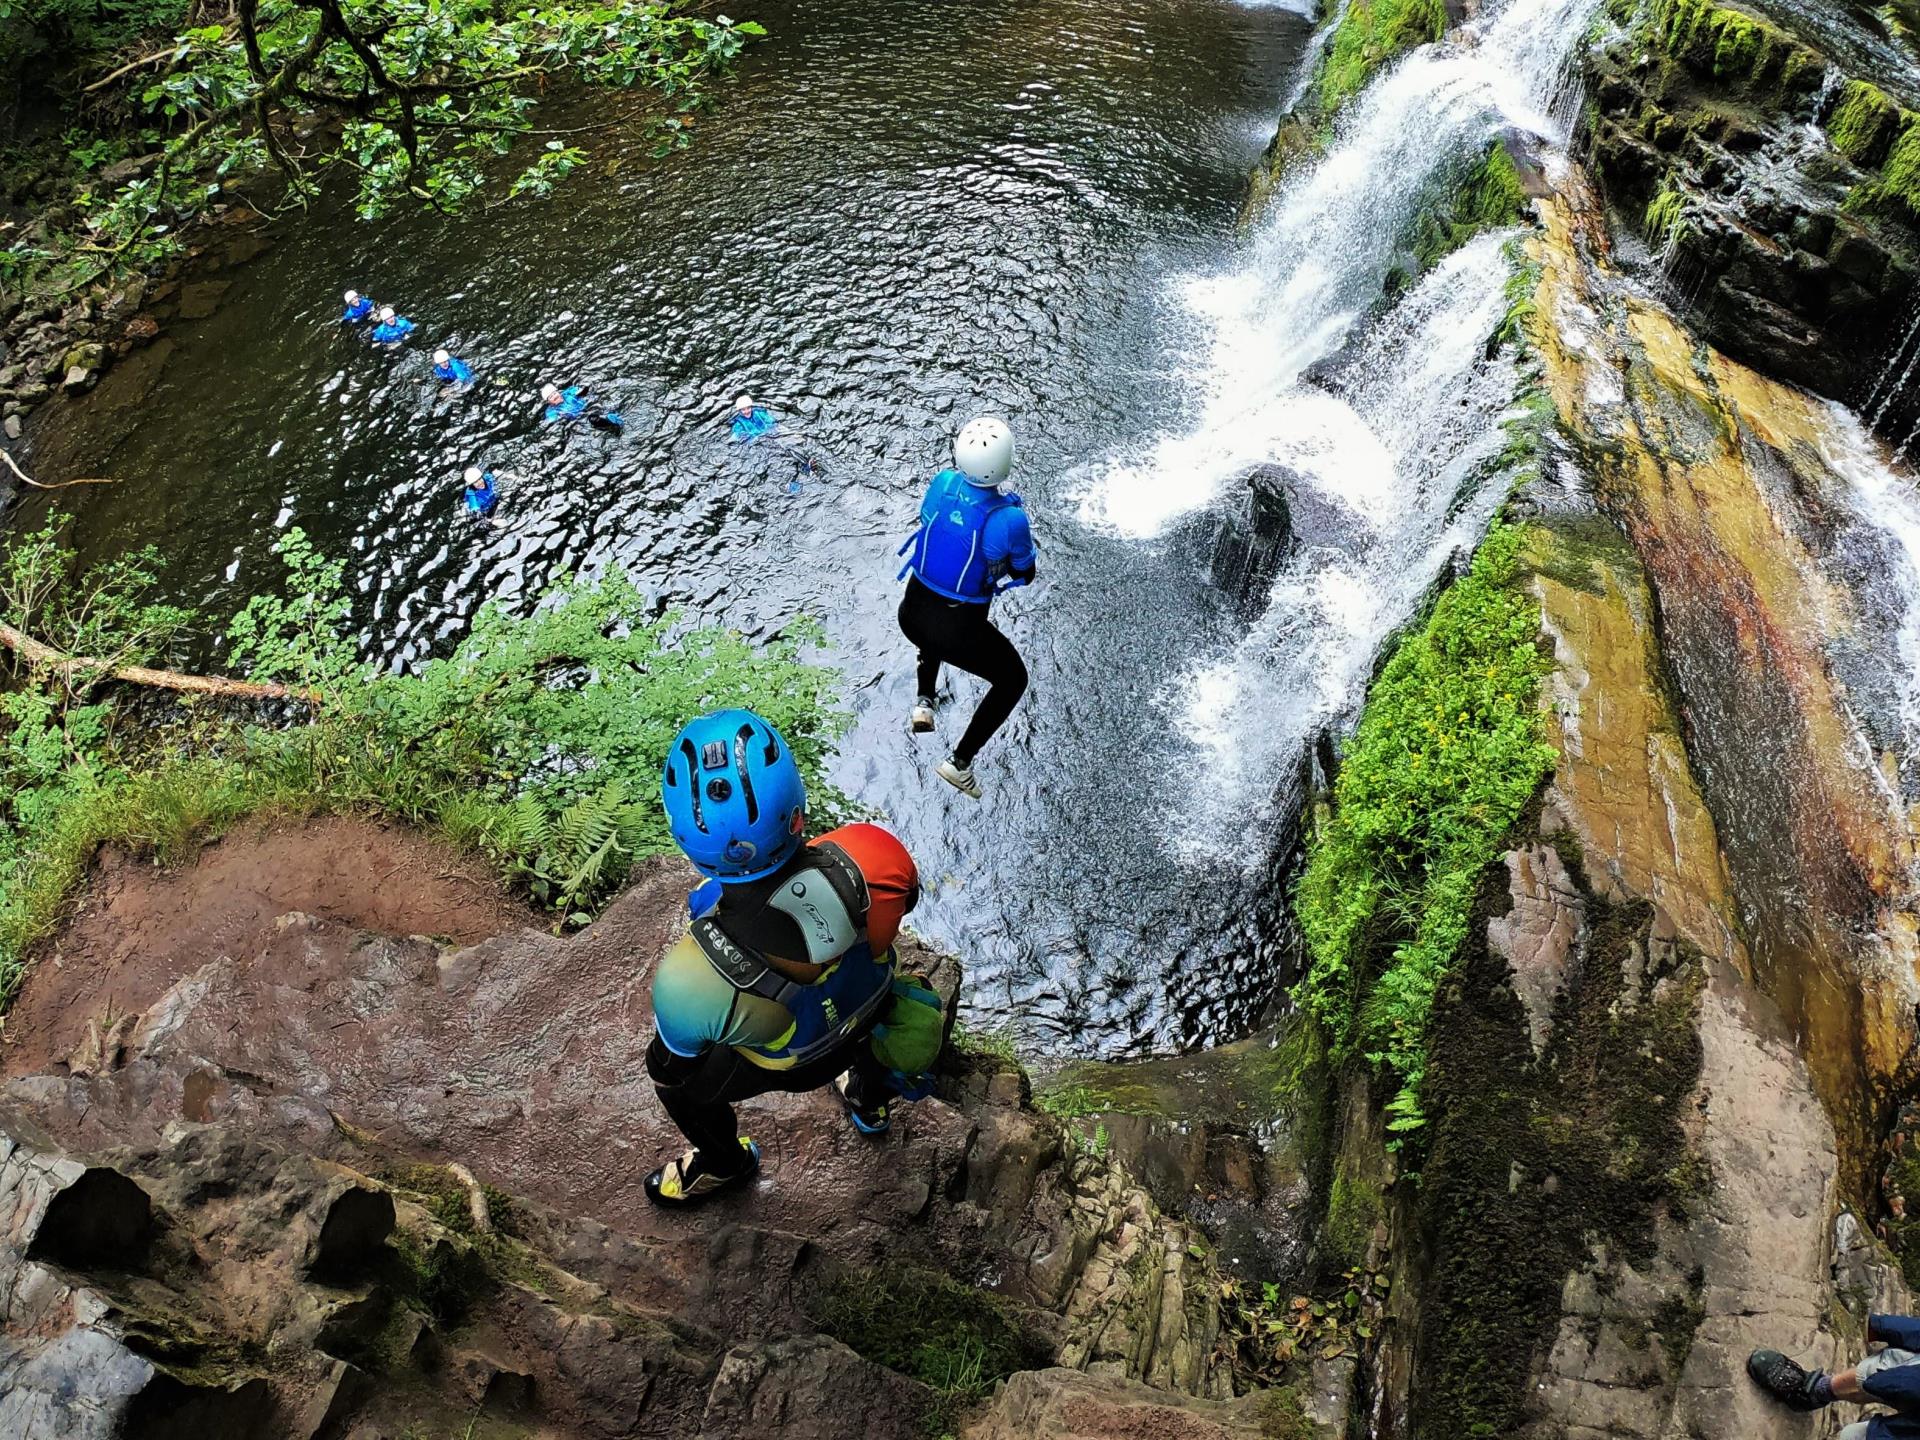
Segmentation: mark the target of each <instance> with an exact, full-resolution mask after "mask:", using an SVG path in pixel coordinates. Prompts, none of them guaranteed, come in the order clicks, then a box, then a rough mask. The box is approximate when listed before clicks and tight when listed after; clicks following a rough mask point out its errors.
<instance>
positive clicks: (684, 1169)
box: [647, 1135, 760, 1210]
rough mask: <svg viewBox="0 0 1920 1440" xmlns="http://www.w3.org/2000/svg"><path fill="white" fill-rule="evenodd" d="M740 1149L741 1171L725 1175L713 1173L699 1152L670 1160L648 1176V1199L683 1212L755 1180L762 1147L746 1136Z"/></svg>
mask: <svg viewBox="0 0 1920 1440" xmlns="http://www.w3.org/2000/svg"><path fill="white" fill-rule="evenodd" d="M740 1148H741V1150H742V1151H744V1152H745V1153H744V1155H743V1156H742V1157H741V1166H740V1168H739V1169H738V1170H735V1171H732V1172H731V1173H729V1174H725V1175H722V1174H718V1173H716V1172H714V1171H712V1170H709V1169H708V1168H707V1167H706V1164H705V1161H704V1160H703V1159H702V1157H701V1154H700V1152H699V1151H698V1150H689V1151H687V1152H686V1154H684V1155H682V1156H681V1157H680V1158H679V1159H678V1160H669V1161H668V1162H667V1163H666V1164H664V1165H662V1166H661V1167H660V1168H659V1169H658V1170H656V1171H654V1172H653V1173H652V1174H651V1175H649V1176H647V1199H649V1200H651V1201H652V1202H653V1203H654V1204H656V1205H664V1206H666V1207H667V1208H668V1209H670V1210H673V1209H681V1208H684V1207H686V1206H688V1205H698V1204H699V1203H700V1202H701V1201H703V1200H705V1199H706V1198H707V1197H708V1196H710V1195H717V1194H719V1193H720V1192H721V1191H722V1190H731V1189H732V1188H733V1187H734V1186H736V1185H738V1184H740V1183H742V1182H743V1181H747V1180H751V1179H752V1178H753V1177H754V1176H756V1175H758V1174H759V1173H760V1147H759V1146H758V1145H756V1144H754V1143H753V1141H751V1140H749V1139H748V1138H747V1137H746V1136H744V1135H742V1136H741V1137H740Z"/></svg>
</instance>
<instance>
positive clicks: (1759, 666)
mask: <svg viewBox="0 0 1920 1440" xmlns="http://www.w3.org/2000/svg"><path fill="white" fill-rule="evenodd" d="M1546 213H1547V215H1548V237H1547V239H1546V241H1545V242H1544V244H1543V248H1542V251H1541V254H1542V258H1543V260H1544V262H1545V268H1544V273H1543V280H1542V285H1541V289H1540V307H1539V308H1540V315H1541V317H1542V329H1541V344H1542V350H1543V356H1544V359H1545V362H1546V371H1547V383H1548V386H1549V388H1550V390H1551V391H1552V393H1553V395H1554V398H1555V400H1556V402H1557V405H1558V408H1559V411H1560V414H1561V417H1562V420H1563V422H1564V423H1565V424H1566V425H1567V426H1568V427H1569V428H1570V429H1571V430H1572V431H1573V432H1574V433H1575V434H1577V436H1578V437H1579V439H1580V441H1581V442H1582V445H1583V447H1584V449H1585V452H1586V454H1587V456H1588V465H1589V469H1590V471H1591V474H1592V479H1593V486H1594V492H1595V495H1596V498H1597V500H1598V503H1599V505H1600V507H1601V508H1602V509H1603V511H1605V512H1606V513H1607V514H1608V515H1609V516H1611V517H1613V518H1614V520H1616V521H1617V523H1618V524H1619V525H1620V526H1621V527H1622V529H1623V530H1624V532H1625V534H1626V536H1627V537H1628V539H1629V541H1630V542H1631V545H1632V548H1633V551H1634V554H1635V556H1636V557H1637V563H1638V565H1639V566H1641V567H1643V569H1642V573H1643V574H1644V579H1645V582H1646V584H1647V586H1648V590H1647V592H1646V594H1645V595H1644V597H1643V598H1641V599H1639V600H1637V601H1631V600H1630V604H1632V605H1637V606H1638V607H1639V609H1640V610H1642V611H1644V613H1646V614H1649V615H1651V614H1657V615H1658V637H1659V638H1658V646H1657V653H1658V657H1659V658H1658V662H1657V664H1655V665H1654V666H1653V667H1652V669H1651V671H1650V673H1652V674H1654V675H1655V676H1656V677H1658V678H1657V680H1656V684H1657V685H1662V686H1670V687H1671V690H1672V693H1673V695H1674V696H1675V697H1676V699H1677V702H1678V714H1677V715H1676V716H1675V717H1674V721H1673V722H1672V723H1671V724H1669V725H1667V726H1665V727H1662V728H1663V729H1664V730H1666V731H1668V732H1670V733H1672V734H1674V735H1676V736H1677V735H1679V734H1680V732H1681V727H1684V739H1685V743H1684V745H1681V744H1677V743H1675V742H1674V741H1671V740H1663V741H1662V749H1663V751H1664V752H1665V754H1666V756H1667V757H1668V761H1667V764H1666V765H1665V766H1664V768H1663V770H1662V772H1661V774H1663V775H1671V774H1674V773H1677V768H1678V767H1679V766H1684V767H1685V768H1686V769H1687V770H1689V771H1690V772H1691V776H1692V777H1693V780H1694V781H1695V782H1697V793H1698V794H1699V795H1700V796H1701V797H1702V798H1703V799H1704V801H1705V803H1706V806H1707V809H1708V810H1709V811H1710V812H1711V817H1712V820H1713V821H1714V822H1715V828H1716V829H1717V831H1718V840H1717V842H1716V843H1715V845H1714V847H1713V849H1712V850H1711V851H1707V850H1704V849H1703V851H1702V853H1703V854H1706V855H1708V856H1709V857H1711V858H1710V859H1709V860H1708V861H1707V862H1705V863H1704V864H1703V865H1702V866H1700V867H1698V875H1697V877H1695V876H1689V875H1688V874H1686V873H1684V872H1682V873H1673V874H1670V875H1669V874H1665V873H1663V872H1667V871H1670V870H1671V868H1672V867H1671V865H1670V864H1669V863H1667V862H1664V861H1662V860H1660V858H1659V850H1660V849H1661V848H1663V843H1664V842H1663V835H1662V833H1661V831H1662V829H1663V828H1664V827H1663V826H1662V825H1660V824H1659V823H1657V822H1658V821H1659V815H1660V812H1658V811H1653V812H1650V814H1649V816H1648V819H1647V821H1646V822H1645V823H1643V824H1641V825H1637V826H1635V827H1633V828H1632V829H1631V830H1628V831H1626V832H1625V839H1626V840H1627V841H1630V842H1631V846H1632V850H1631V853H1632V856H1633V860H1634V863H1635V865H1637V866H1639V867H1642V868H1643V872H1644V873H1645V874H1646V876H1647V882H1648V883H1651V881H1652V880H1653V879H1654V878H1658V879H1659V881H1660V883H1661V885H1662V886H1663V887H1664V889H1665V891H1666V892H1667V893H1668V894H1670V895H1671V896H1672V897H1673V898H1672V899H1671V900H1668V899H1665V898H1662V895H1661V894H1660V892H1658V891H1655V892H1649V891H1648V890H1647V889H1645V888H1644V887H1642V888H1640V889H1639V893H1641V894H1649V893H1652V894H1653V895H1654V898H1656V899H1657V900H1659V901H1660V903H1662V904H1663V906H1665V908H1667V909H1668V910H1669V912H1670V913H1672V914H1673V915H1674V917H1675V920H1676V922H1678V923H1679V924H1680V925H1681V927H1682V930H1683V933H1687V934H1689V935H1692V936H1693V937H1695V943H1696V944H1699V945H1700V946H1701V947H1702V949H1704V950H1706V951H1707V952H1708V953H1710V954H1714V953H1718V954H1722V955H1724V956H1726V957H1727V958H1728V959H1730V960H1731V961H1733V962H1734V963H1735V964H1736V965H1739V966H1741V967H1742V968H1743V969H1746V970H1748V972H1749V973H1750V974H1752V975H1753V977H1754V978H1755V979H1756V980H1757V981H1758V983H1759V985H1760V987H1761V988H1762V989H1763V990H1765V991H1766V993H1767V994H1768V995H1769V996H1770V997H1771V998H1772V999H1773V1000H1774V1001H1775V1002H1776V1003H1778V1004H1779V1005H1780V1006H1781V1008H1782V1009H1783V1010H1784V1011H1785V1012H1786V1013H1787V1015H1788V1016H1789V1017H1790V1021H1791V1023H1792V1024H1793V1025H1794V1026H1796V1027H1797V1028H1798V1029H1799V1030H1800V1032H1801V1033H1802V1034H1803V1036H1804V1037H1805V1046H1806V1051H1807V1055H1808V1060H1809V1064H1810V1066H1811V1069H1812V1073H1813V1075H1814V1078H1815V1081H1816V1083H1817V1084H1818V1085H1819V1087H1820V1091H1821V1095H1822V1098H1823V1099H1824V1100H1825V1102H1826V1104H1827V1107H1828V1109H1829V1111H1830V1113H1831V1114H1832V1115H1833V1117H1834V1119H1835V1122H1836V1124H1837V1125H1838V1126H1839V1130H1840V1154H1841V1168H1842V1186H1843V1190H1844V1192H1845V1193H1847V1194H1849V1195H1850V1196H1852V1197H1854V1198H1855V1200H1856V1202H1864V1200H1865V1198H1866V1196H1867V1194H1868V1193H1869V1191H1870V1189H1871V1182H1870V1181H1869V1180H1868V1178H1867V1175H1866V1171H1867V1167H1868V1164H1869V1162H1870V1160H1871V1157H1872V1154H1873V1151H1874V1149H1875V1148H1876V1146H1877V1143H1878V1138H1877V1130H1878V1127H1879V1125H1880V1124H1882V1123H1883V1122H1884V1120H1885V1119H1886V1118H1887V1114H1886V1111H1887V1107H1888V1105H1889V1102H1890V1100H1891V1099H1892V1097H1893V1096H1894V1094H1895V1093H1896V1091H1897V1088H1898V1087H1899V1086H1900V1085H1901V1084H1902V1083H1903V1078H1904V1076H1905V1074H1906V1070H1907V1066H1908V1064H1909V1058H1908V1057H1909V1056H1910V1054H1911V1053H1912V1050H1913V1046H1914V1043H1915V1039H1916V1035H1915V1030H1914V1021H1913V1004H1914V1001H1915V999H1916V996H1920V985H1916V979H1915V966H1914V960H1915V942H1914V936H1915V918H1916V917H1915V916H1914V914H1913V913H1912V908H1911V905H1910V902H1909V899H1908V896H1909V894H1910V886H1911V882H1910V878H1909V877H1910V876H1911V875H1912V874H1913V873H1914V866H1915V860H1916V857H1915V854H1914V850H1913V845H1912V841H1911V837H1910V832H1909V828H1908V826H1907V824H1906V820H1905V816H1904V814H1903V813H1902V809H1901V806H1900V804H1899V803H1898V801H1897V799H1896V797H1895V796H1894V795H1893V794H1891V793H1890V792H1889V788H1888V786H1887V783H1886V777H1885V775H1884V774H1883V773H1882V770H1881V768H1880V762H1881V757H1880V756H1878V755H1876V753H1875V748H1876V747H1875V736H1874V729H1875V727H1874V725H1873V723H1872V722H1871V721H1869V723H1867V724H1865V725H1863V724H1862V723H1861V719H1860V716H1861V709H1862V706H1863V703H1864V701H1865V700H1866V698H1867V695H1868V693H1869V692H1866V691H1862V690H1857V689H1856V690H1851V691H1849V690H1843V688H1842V685H1841V682H1840V679H1839V675H1840V673H1841V671H1842V669H1843V668H1854V667H1858V666H1859V665H1860V664H1861V662H1862V658H1863V657H1862V655H1861V653H1860V652H1861V651H1862V649H1871V648H1874V647H1876V646H1878V647H1881V648H1882V649H1884V646H1885V637H1884V634H1876V632H1874V631H1873V630H1872V629H1871V628H1869V627H1870V626H1871V623H1872V616H1871V607H1870V606H1864V605H1863V604H1862V603H1861V601H1860V600H1859V599H1858V598H1856V596H1855V595H1854V593H1853V592H1852V591H1851V590H1849V588H1848V587H1847V586H1846V584H1845V583H1844V575H1845V573H1846V571H1847V568H1848V564H1849V562H1848V561H1847V558H1846V555H1845V553H1844V552H1845V550H1846V543H1845V537H1846V536H1847V534H1848V533H1849V531H1850V530H1851V529H1852V528H1853V527H1855V526H1856V525H1857V524H1858V523H1859V522H1858V519H1857V516H1856V515H1855V513H1854V512H1853V510H1852V509H1851V508H1850V505H1851V504H1852V503H1853V502H1851V501H1850V499H1849V497H1850V496H1852V495H1853V494H1854V487H1853V486H1852V485H1851V484H1850V483H1849V482H1848V481H1847V480H1846V478H1845V477H1844V475H1843V474H1842V473H1841V471H1840V470H1839V469H1838V468H1837V466H1838V465H1839V464H1840V463H1841V462H1840V460H1839V459H1838V458H1837V457H1839V456H1840V455H1841V453H1842V450H1843V448H1844V445H1845V443H1846V441H1845V436H1844V435H1843V434H1842V433H1841V432H1839V431H1837V430H1836V429H1835V425H1836V423H1837V422H1836V421H1835V419H1834V417H1833V416H1832V415H1831V414H1830V413H1829V412H1828V410H1827V408H1826V407H1824V406H1823V405H1821V404H1820V403H1818V402H1817V401H1815V400H1814V399H1812V397H1810V396H1807V395H1806V394H1804V393H1803V392H1800V391H1798V390H1794V389H1791V388H1789V387H1787V386H1784V385H1780V384H1778V383H1776V382H1773V381H1770V380H1768V379H1766V378H1765V377H1763V376H1761V375H1759V374H1757V373H1756V372H1754V371H1752V370H1750V369H1748V368H1747V367H1745V366H1742V365H1740V364H1738V363H1737V362H1735V361H1732V360H1730V359H1728V358H1727V357H1725V356H1723V355H1720V354H1718V353H1716V352H1713V351H1710V350H1701V349H1699V348H1698V347H1697V345H1696V343H1695V341H1694V339H1693V337H1692V336H1691V335H1689V334H1688V332H1687V331H1685V330H1684V329H1683V328H1682V327H1680V326H1679V325H1678V324H1677V323H1676V322H1675V321H1674V320H1673V318H1672V317H1671V316H1669V315H1668V314H1666V313H1665V312H1664V311H1662V310H1660V309H1659V308H1658V307H1656V306H1654V305H1652V304H1650V303H1648V302H1646V301H1645V300H1644V299H1642V298H1641V297H1640V296H1638V295H1637V294H1635V293H1633V292H1632V291H1631V290H1629V289H1627V288H1625V287H1618V288H1616V287H1615V285H1614V282H1613V281H1611V280H1609V278H1608V276H1609V274H1610V269H1609V266H1608V264H1607V261H1606V257H1605V254H1604V250H1603V248H1602V247H1601V246H1600V245H1598V244H1596V243H1595V241H1596V230H1597V227H1594V226H1591V225H1588V224H1586V223H1585V221H1586V219H1587V218H1590V217H1582V216H1581V215H1580V214H1578V213H1577V212H1575V211H1574V210H1572V209H1569V208H1563V207H1560V206H1552V205H1550V206H1549V207H1548V208H1547V212H1546ZM1596 397H1600V398H1596ZM1607 397H1611V398H1607ZM1623 598H1628V597H1627V596H1625V595H1623ZM1579 663H1580V664H1581V665H1583V666H1584V667H1587V668H1586V673H1588V674H1589V675H1591V674H1595V673H1606V671H1608V670H1609V669H1611V668H1614V667H1615V661H1614V660H1613V659H1611V658H1610V657H1609V656H1608V655H1607V653H1606V651H1605V650H1604V648H1603V647H1586V648H1584V649H1583V650H1582V651H1581V652H1580V662H1579ZM1594 667H1600V668H1599V669H1598V670H1597V671H1596V670H1595V669H1594ZM1572 673H1573V672H1569V671H1566V670H1564V669H1563V671H1562V675H1563V676H1566V675H1569V674H1572ZM1556 683H1558V682H1556ZM1622 683H1623V684H1624V683H1626V682H1625V680H1624V678H1623V680H1622ZM1581 723H1582V722H1581V720H1580V718H1579V717H1578V716H1576V717H1575V720H1574V724H1573V725H1572V727H1570V733H1571V734H1572V735H1573V737H1574V740H1575V742H1576V743H1578V742H1579V741H1580V740H1581ZM1614 758H1615V761H1616V766H1617V767H1618V769H1619V771H1620V773H1625V774H1632V773H1635V772H1636V771H1637V770H1639V769H1643V768H1644V767H1643V766H1640V765H1638V764H1636V763H1635V762H1634V761H1633V760H1632V758H1631V756H1630V755H1627V754H1617V755H1616V756H1615V757H1614ZM1582 783H1583V784H1587V785H1588V786H1590V788H1591V792H1592V796H1593V798H1594V799H1596V800H1602V801H1604V800H1608V799H1610V798H1614V793H1613V792H1616V791H1617V790H1618V787H1619V785H1620V783H1621V782H1619V781H1618V780H1609V779H1607V778H1606V777H1604V776H1602V775H1596V776H1594V777H1593V778H1591V779H1590V780H1587V781H1583V782H1582ZM1663 783H1665V782H1663ZM1679 813H1681V814H1683V815H1684V814H1685V812H1684V811H1681V812H1679ZM1688 823H1689V824H1690V825H1692V826H1693V827H1694V828H1696V829H1697V823H1698V822H1697V819H1696V820H1689V822H1688ZM1643 831H1644V832H1647V833H1644V834H1642V833H1639V832H1643ZM1605 848H1615V849H1617V848H1620V847H1619V846H1609V847H1605ZM1613 863H1615V864H1618V863H1619V861H1615V862H1613ZM1723 887H1724V890H1725V892H1726V893H1727V894H1729V895H1730V896H1731V897H1732V900H1733V903H1732V904H1731V905H1730V906H1729V905H1727V904H1724V903H1723V900H1722V897H1721V895H1720V894H1719V893H1717V892H1719V891H1721V890H1722V888H1723ZM1720 932H1725V934H1726V935H1728V936H1734V935H1740V936H1743V937H1744V941H1745V943H1744V944H1743V945H1738V946H1734V945H1730V944H1729V943H1727V941H1726V940H1725V939H1723V938H1720Z"/></svg>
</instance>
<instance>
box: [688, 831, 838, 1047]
mask: <svg viewBox="0 0 1920 1440" xmlns="http://www.w3.org/2000/svg"><path fill="white" fill-rule="evenodd" d="M802 856H803V859H804V862H805V869H806V870H807V871H809V872H810V873H812V874H817V875H819V876H820V878H821V879H823V880H825V881H826V883H827V887H828V889H829V890H830V891H831V892H832V895H833V899H834V901H835V902H837V903H835V904H832V905H829V906H826V907H824V908H825V909H826V910H828V911H831V910H834V909H839V910H841V911H842V912H844V913H843V914H842V915H841V916H833V915H831V914H827V915H825V916H823V917H821V916H803V915H802V914H798V913H794V910H795V907H794V906H793V905H791V904H788V905H783V904H781V901H782V900H783V899H786V898H787V897H786V894H785V892H784V890H783V891H782V892H780V893H778V894H776V895H775V897H774V898H773V899H772V900H770V901H769V902H768V903H769V904H770V905H771V906H773V907H774V908H775V909H781V910H786V911H788V913H790V914H793V916H794V920H795V923H796V924H798V925H799V926H800V930H801V935H802V936H803V938H805V939H806V940H807V945H808V954H807V961H808V963H810V964H816V965H820V964H831V963H832V962H833V961H835V960H838V959H839V958H840V956H841V955H842V954H845V953H846V951H848V950H850V949H852V948H853V946H855V945H857V944H859V943H860V942H861V941H863V940H865V939H866V938H867V911H868V909H869V908H870V906H871V905H872V903H873V897H872V893H871V892H870V891H869V890H868V888H867V877H866V876H865V875H864V874H862V873H861V870H860V867H859V865H858V864H856V863H855V862H854V859H853V857H852V856H851V855H849V854H848V853H847V852H846V851H845V850H842V849H841V848H840V847H839V846H838V845H836V844H834V843H833V842H832V841H830V840H825V841H820V842H817V843H815V844H813V845H809V846H808V847H807V848H806V849H805V850H804V851H803V852H802ZM814 908H818V907H814ZM809 919H811V920H813V921H814V924H813V925H809V923H808V920H809ZM822 920H824V922H825V923H826V924H827V925H828V927H829V928H830V929H832V930H833V931H834V934H835V939H836V942H837V944H838V948H837V950H836V951H835V953H832V954H826V953H821V950H820V947H819V945H818V943H817V942H818V941H819V939H820V936H819V935H818V934H816V931H815V927H816V926H817V925H818V924H819V923H821V922H822ZM692 934H693V940H694V943H695V944H696V945H698V946H699V947H700V953H701V954H702V955H705V956H706V957H707V963H708V964H710V965H712V966H713V968H714V969H715V970H717V971H719V972H720V978H721V979H723V980H725V981H726V982H727V983H728V984H729V985H731V986H733V988H734V989H736V990H739V991H743V992H744V993H746V994H748V995H758V996H760V997H761V998H762V999H764V1000H771V1001H773V1002H774V1003H776V1004H779V1005H784V1006H786V1007H787V1008H788V1009H789V1010H791V1009H792V1008H793V1005H792V1003H791V1001H792V998H793V996H794V995H795V994H796V993H797V992H798V991H800V990H803V989H805V988H806V987H805V986H804V985H801V984H800V983H799V982H797V981H794V980H789V979H788V978H787V977H786V976H785V975H783V974H781V973H780V971H778V970H776V969H775V968H774V967H773V964H772V962H770V961H769V960H768V959H767V957H766V955H765V954H763V953H762V952H760V951H758V950H755V949H753V948H752V947H751V946H747V945H742V944H741V943H740V942H739V941H738V940H735V939H734V938H733V937H732V936H731V935H729V934H727V932H726V931H725V930H723V929H721V928H720V924H719V922H718V921H717V920H715V919H714V918H713V916H712V915H711V914H708V915H705V916H702V917H701V918H700V919H698V920H695V921H694V922H693V927H692Z"/></svg>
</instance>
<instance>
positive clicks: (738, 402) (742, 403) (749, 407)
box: [733, 395, 753, 415]
mask: <svg viewBox="0 0 1920 1440" xmlns="http://www.w3.org/2000/svg"><path fill="white" fill-rule="evenodd" d="M733 408H734V409H736V410H738V411H739V412H740V413H741V414H742V415H750V414H752V413H753V397H752V396H751V395H736V396H734V397H733Z"/></svg>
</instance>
